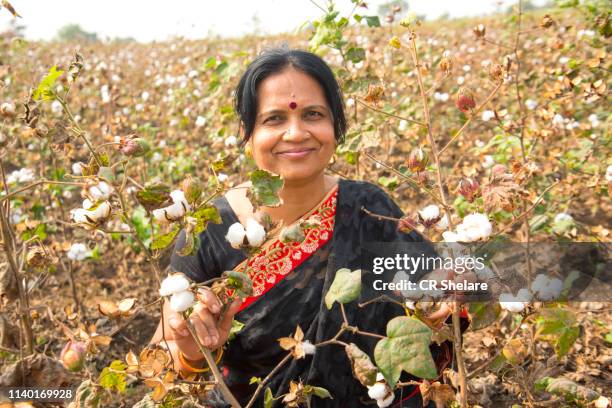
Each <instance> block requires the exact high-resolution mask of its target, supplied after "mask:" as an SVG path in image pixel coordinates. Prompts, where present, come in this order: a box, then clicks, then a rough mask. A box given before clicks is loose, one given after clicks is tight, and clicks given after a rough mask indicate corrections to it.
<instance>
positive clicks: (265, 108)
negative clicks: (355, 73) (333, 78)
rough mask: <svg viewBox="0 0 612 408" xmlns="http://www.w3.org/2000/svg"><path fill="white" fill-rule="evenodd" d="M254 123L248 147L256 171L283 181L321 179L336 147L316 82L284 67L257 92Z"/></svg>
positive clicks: (329, 113) (328, 108) (267, 79)
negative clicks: (261, 171)
mask: <svg viewBox="0 0 612 408" xmlns="http://www.w3.org/2000/svg"><path fill="white" fill-rule="evenodd" d="M257 105H258V110H257V118H256V120H255V127H254V129H253V133H252V134H251V138H250V139H249V143H250V144H251V149H252V152H253V158H254V160H255V163H256V164H257V167H259V168H260V169H264V170H267V171H270V172H272V173H276V174H278V175H280V176H281V177H282V178H283V179H284V180H285V181H303V180H308V179H312V178H315V177H318V176H322V175H323V171H324V170H325V167H326V166H327V164H328V163H329V161H330V159H331V157H332V155H333V154H334V151H335V148H336V139H335V137H334V125H333V120H332V116H331V112H330V107H329V105H328V104H327V100H326V99H325V94H324V92H323V89H322V88H321V86H320V85H319V83H318V82H317V81H316V80H315V79H313V78H312V77H310V76H309V75H307V74H305V73H303V72H301V71H298V70H296V69H295V68H293V67H288V68H286V69H284V70H283V71H281V72H279V73H276V74H273V75H270V76H269V77H267V78H266V79H264V80H263V81H262V82H261V83H260V84H259V88H258V99H257Z"/></svg>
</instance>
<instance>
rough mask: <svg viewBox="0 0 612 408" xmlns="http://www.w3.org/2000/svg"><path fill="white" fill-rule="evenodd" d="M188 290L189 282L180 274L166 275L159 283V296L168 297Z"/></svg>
mask: <svg viewBox="0 0 612 408" xmlns="http://www.w3.org/2000/svg"><path fill="white" fill-rule="evenodd" d="M187 289H189V280H188V279H187V277H186V276H185V275H183V274H182V273H175V274H172V275H168V277H166V279H164V280H163V281H162V283H161V287H160V289H159V295H160V296H170V295H174V294H175V293H179V292H183V291H185V290H187Z"/></svg>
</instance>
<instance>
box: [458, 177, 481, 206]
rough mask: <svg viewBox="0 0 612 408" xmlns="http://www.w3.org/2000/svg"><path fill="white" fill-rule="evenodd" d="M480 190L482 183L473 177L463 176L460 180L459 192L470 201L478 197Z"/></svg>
mask: <svg viewBox="0 0 612 408" xmlns="http://www.w3.org/2000/svg"><path fill="white" fill-rule="evenodd" d="M479 191H480V183H478V181H476V180H474V179H472V178H462V179H461V180H460V181H459V187H458V188H457V192H458V193H459V194H461V195H462V196H463V197H465V199H466V200H468V201H469V202H470V203H471V202H473V201H474V199H475V198H476V197H478V195H479Z"/></svg>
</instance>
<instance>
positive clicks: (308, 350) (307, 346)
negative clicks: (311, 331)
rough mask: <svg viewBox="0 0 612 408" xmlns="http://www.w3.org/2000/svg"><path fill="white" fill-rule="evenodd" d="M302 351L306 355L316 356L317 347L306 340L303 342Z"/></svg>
mask: <svg viewBox="0 0 612 408" xmlns="http://www.w3.org/2000/svg"><path fill="white" fill-rule="evenodd" d="M302 350H304V353H305V354H314V353H315V351H317V347H316V346H315V345H314V344H312V343H311V342H310V341H309V340H305V341H303V342H302Z"/></svg>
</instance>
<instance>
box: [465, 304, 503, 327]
mask: <svg viewBox="0 0 612 408" xmlns="http://www.w3.org/2000/svg"><path fill="white" fill-rule="evenodd" d="M500 312H501V307H500V306H499V302H471V303H470V305H469V313H470V318H471V319H470V329H471V330H480V329H482V328H485V327H487V326H489V325H490V324H491V323H493V322H494V321H495V320H496V319H497V316H499V313H500Z"/></svg>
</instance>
